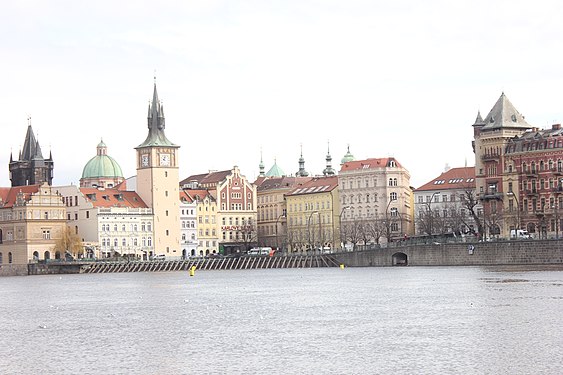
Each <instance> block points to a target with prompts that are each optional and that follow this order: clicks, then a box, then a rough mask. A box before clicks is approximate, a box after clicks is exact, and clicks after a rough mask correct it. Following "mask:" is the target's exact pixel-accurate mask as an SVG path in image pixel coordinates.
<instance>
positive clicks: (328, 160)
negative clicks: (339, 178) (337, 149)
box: [323, 142, 336, 176]
mask: <svg viewBox="0 0 563 375" xmlns="http://www.w3.org/2000/svg"><path fill="white" fill-rule="evenodd" d="M327 143H328V151H327V154H326V168H325V169H324V170H323V174H324V175H325V176H334V175H335V174H336V171H335V170H334V168H332V156H330V142H327Z"/></svg>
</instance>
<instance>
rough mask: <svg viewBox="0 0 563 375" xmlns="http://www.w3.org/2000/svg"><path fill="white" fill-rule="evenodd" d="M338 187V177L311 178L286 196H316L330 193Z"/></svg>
mask: <svg viewBox="0 0 563 375" xmlns="http://www.w3.org/2000/svg"><path fill="white" fill-rule="evenodd" d="M337 187H338V176H330V177H313V178H311V180H310V181H308V182H306V183H304V184H303V185H301V186H299V187H297V188H295V189H293V190H291V191H290V192H289V193H287V194H286V195H302V194H317V193H325V192H327V191H332V190H334V189H336V188H337Z"/></svg>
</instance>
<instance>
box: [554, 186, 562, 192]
mask: <svg viewBox="0 0 563 375" xmlns="http://www.w3.org/2000/svg"><path fill="white" fill-rule="evenodd" d="M551 191H552V192H553V193H563V186H557V187H554V188H551Z"/></svg>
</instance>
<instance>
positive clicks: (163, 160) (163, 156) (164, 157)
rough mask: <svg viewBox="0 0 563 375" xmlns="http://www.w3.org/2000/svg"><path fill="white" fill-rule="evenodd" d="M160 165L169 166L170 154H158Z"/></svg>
mask: <svg viewBox="0 0 563 375" xmlns="http://www.w3.org/2000/svg"><path fill="white" fill-rule="evenodd" d="M160 165H161V166H163V167H168V166H170V154H160Z"/></svg>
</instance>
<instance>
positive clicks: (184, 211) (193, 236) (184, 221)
mask: <svg viewBox="0 0 563 375" xmlns="http://www.w3.org/2000/svg"><path fill="white" fill-rule="evenodd" d="M180 223H181V224H180V225H181V231H180V235H181V240H180V248H181V249H182V254H181V257H182V259H186V258H188V257H190V256H195V255H197V245H198V239H197V204H196V202H195V201H192V202H190V201H188V200H185V199H183V200H180Z"/></svg>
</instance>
